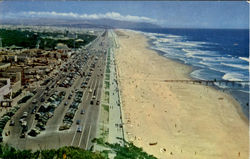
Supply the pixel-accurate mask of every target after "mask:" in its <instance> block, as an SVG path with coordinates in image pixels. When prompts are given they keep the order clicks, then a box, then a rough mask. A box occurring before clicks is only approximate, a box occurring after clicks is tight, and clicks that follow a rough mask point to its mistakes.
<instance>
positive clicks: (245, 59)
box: [239, 57, 249, 62]
mask: <svg viewBox="0 0 250 159" xmlns="http://www.w3.org/2000/svg"><path fill="white" fill-rule="evenodd" d="M239 59H241V60H244V61H247V62H249V58H247V57H239Z"/></svg>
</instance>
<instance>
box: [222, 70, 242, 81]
mask: <svg viewBox="0 0 250 159" xmlns="http://www.w3.org/2000/svg"><path fill="white" fill-rule="evenodd" d="M244 78H245V76H244V75H243V74H241V73H238V72H229V73H226V74H225V75H224V76H223V77H222V79H224V80H228V81H243V79H244Z"/></svg>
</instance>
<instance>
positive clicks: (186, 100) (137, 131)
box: [115, 30, 249, 159]
mask: <svg viewBox="0 0 250 159" xmlns="http://www.w3.org/2000/svg"><path fill="white" fill-rule="evenodd" d="M116 33H117V35H118V41H119V46H120V47H119V48H118V49H117V50H116V53H115V55H116V62H117V66H118V74H119V76H118V79H119V81H120V84H121V86H120V87H121V97H122V104H123V114H124V118H125V121H124V122H125V130H126V134H127V137H128V140H129V141H132V142H133V143H134V144H135V145H137V146H139V147H143V149H144V150H145V151H146V152H148V153H149V154H153V155H154V156H156V157H157V158H162V159H171V158H172V159H196V158H197V159H239V158H241V159H247V158H248V152H249V136H248V135H249V134H248V120H247V119H246V118H245V117H244V116H243V114H242V112H241V110H240V106H239V103H238V102H236V101H235V100H234V99H233V98H232V97H231V96H230V95H228V94H226V93H223V92H221V91H218V90H216V89H214V88H211V87H208V86H204V85H199V84H186V83H166V82H163V80H168V79H169V80H172V79H189V77H188V73H189V72H190V71H191V68H190V67H188V66H186V65H183V64H180V63H177V62H175V61H172V60H169V59H166V58H164V57H162V56H159V55H158V54H157V52H155V51H153V50H150V49H147V48H148V46H149V44H148V42H147V39H146V38H145V37H144V36H143V35H142V34H139V33H135V32H130V31H124V30H116ZM150 143H154V144H155V145H150Z"/></svg>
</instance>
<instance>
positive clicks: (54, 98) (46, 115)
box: [28, 91, 66, 137]
mask: <svg viewBox="0 0 250 159" xmlns="http://www.w3.org/2000/svg"><path fill="white" fill-rule="evenodd" d="M65 94H66V92H65V91H61V92H58V91H55V92H54V93H53V94H52V95H51V96H50V97H49V99H48V100H47V101H46V102H45V103H43V104H42V105H41V106H40V108H39V109H38V112H37V113H36V114H35V120H37V123H36V126H35V128H33V129H31V130H30V131H29V133H28V135H30V136H33V137H34V136H37V135H38V134H39V133H40V132H41V131H44V130H45V129H46V128H45V126H46V124H47V122H48V120H49V119H50V118H52V117H53V116H54V112H55V109H56V108H57V107H58V106H59V105H60V103H61V102H62V101H63V99H64V98H65Z"/></svg>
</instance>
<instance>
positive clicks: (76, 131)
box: [71, 126, 78, 146]
mask: <svg viewBox="0 0 250 159" xmlns="http://www.w3.org/2000/svg"><path fill="white" fill-rule="evenodd" d="M77 128H78V126H77V127H76V131H75V135H74V137H73V139H72V142H71V146H72V145H73V143H74V140H75V137H76V133H77Z"/></svg>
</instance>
